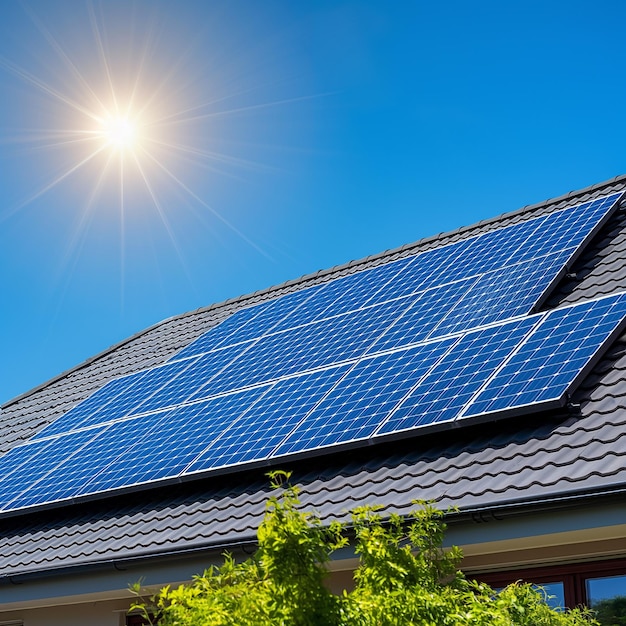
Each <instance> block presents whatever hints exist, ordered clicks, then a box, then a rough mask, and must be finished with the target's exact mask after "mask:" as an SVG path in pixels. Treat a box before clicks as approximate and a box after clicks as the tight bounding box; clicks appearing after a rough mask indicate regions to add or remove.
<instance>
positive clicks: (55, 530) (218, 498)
mask: <svg viewBox="0 0 626 626" xmlns="http://www.w3.org/2000/svg"><path fill="white" fill-rule="evenodd" d="M624 189H626V177H620V178H617V179H615V180H613V181H609V182H607V183H602V184H599V185H595V186H593V187H591V188H588V189H585V190H582V191H580V192H573V193H571V194H568V195H566V196H563V197H560V198H557V199H555V200H552V201H547V202H545V203H541V204H538V205H534V206H529V207H525V208H524V209H521V210H519V211H516V212H514V213H510V214H507V215H503V216H500V217H498V218H495V219H492V220H488V221H485V222H481V223H479V224H477V225H474V226H471V227H466V228H462V229H459V230H457V231H455V232H452V233H447V234H442V235H439V236H437V237H433V238H429V239H426V240H422V241H420V242H417V243H416V244H411V245H408V246H404V247H402V248H400V249H397V250H392V251H388V252H386V253H383V254H379V255H376V256H373V257H369V258H367V259H364V260H361V261H355V262H352V263H349V264H347V265H344V266H341V267H336V268H333V269H331V270H326V271H321V272H318V273H316V274H314V275H311V276H305V277H303V278H301V279H298V280H294V281H291V282H289V283H286V284H283V285H280V286H278V287H275V288H272V289H268V290H265V291H262V292H257V293H255V294H251V295H247V296H243V297H241V298H238V299H235V300H231V301H228V302H225V303H221V304H217V305H213V306H211V307H208V308H204V309H200V310H197V311H194V312H190V313H186V314H184V315H181V316H178V317H175V318H172V319H169V320H165V321H163V322H161V323H160V324H157V325H155V326H153V327H151V328H149V329H147V330H146V331H144V332H142V333H139V334H138V335H135V336H134V337H131V338H129V339H128V340H126V341H124V342H122V343H121V344H118V345H116V346H113V347H112V348H110V349H109V350H107V351H106V352H104V353H102V354H100V355H97V356H96V357H94V358H92V359H90V360H89V361H86V362H85V363H83V364H81V365H79V366H77V367H75V368H74V369H72V370H70V371H68V372H65V373H63V374H61V375H60V376H58V377H57V378H55V379H53V380H51V381H49V382H48V383H46V384H44V385H41V386H39V387H38V388H36V389H34V390H32V391H31V392H29V393H27V394H24V395H22V396H20V397H18V398H16V399H14V400H13V401H11V402H9V403H7V404H6V405H4V406H3V407H2V413H0V451H2V452H6V451H7V450H9V449H11V448H12V447H13V446H15V445H16V444H18V443H20V442H22V441H25V440H26V439H28V438H29V437H31V436H32V435H33V434H35V433H36V432H38V431H39V430H41V429H42V428H43V427H44V426H45V425H47V424H49V423H50V422H52V421H54V420H55V419H56V418H58V417H59V416H60V415H62V414H63V413H64V412H66V411H67V410H69V409H70V408H71V407H72V406H74V405H75V404H76V403H77V402H79V401H80V400H82V399H84V398H86V397H88V396H89V395H90V394H91V393H92V392H93V391H95V390H96V389H98V388H99V387H101V386H102V385H103V384H104V383H105V382H106V381H107V380H109V379H110V378H113V377H116V376H120V375H123V374H127V373H130V372H134V371H138V370H141V369H144V368H146V367H150V366H153V365H155V364H158V363H162V362H164V361H165V360H167V359H168V358H169V357H171V356H172V355H173V354H174V353H176V352H177V351H178V350H180V349H181V348H182V347H184V346H185V345H187V344H189V343H190V342H191V341H193V340H194V339H196V338H197V337H199V336H200V335H201V334H202V333H204V332H205V331H206V330H207V329H208V328H210V327H211V326H213V325H215V324H217V323H218V322H219V321H220V320H222V319H224V317H226V316H228V315H230V314H231V313H233V312H234V311H236V310H238V309H239V308H241V307H243V306H248V305H249V304H250V303H253V302H260V301H262V300H264V299H269V298H272V297H275V296H276V295H279V294H282V293H286V292H289V291H294V290H298V289H301V288H303V287H304V286H309V285H312V284H316V283H321V282H324V281H328V280H331V279H333V278H336V277H338V276H341V275H344V274H348V273H352V272H355V271H358V270H361V269H363V268H366V267H371V266H374V265H377V264H380V263H382V262H386V261H389V260H391V259H395V258H400V257H402V256H404V255H408V254H414V253H415V252H417V251H421V250H425V249H429V248H432V247H437V246H440V245H442V244H444V243H449V242H451V241H456V240H459V239H462V238H465V237H467V236H470V235H474V234H477V233H479V232H484V231H486V230H490V229H493V228H499V227H502V226H504V225H508V224H512V223H516V222H519V221H522V220H525V219H528V218H530V217H535V216H537V215H541V214H545V213H549V212H552V211H554V210H557V209H560V208H563V207H565V206H568V205H572V204H576V203H579V202H582V201H586V200H588V199H592V198H594V197H597V196H601V195H606V194H608V193H611V192H614V191H622V190H624ZM625 250H626V213H624V212H622V211H619V212H617V213H615V214H614V215H613V217H612V218H611V220H610V221H609V223H607V224H606V225H605V227H604V228H603V229H602V231H601V232H600V233H599V234H598V236H596V238H595V239H594V241H593V242H592V243H591V244H590V245H589V246H588V247H587V249H586V250H585V251H584V252H583V254H582V255H581V256H580V257H579V258H578V259H577V261H576V263H575V265H574V267H572V268H571V271H570V274H569V276H568V277H567V278H566V279H564V280H563V281H562V283H561V284H560V285H559V286H558V288H557V289H556V290H555V292H554V293H553V294H552V296H551V297H550V298H549V299H548V301H547V302H546V304H545V306H544V308H553V307H555V306H558V305H561V304H565V303H575V302H579V301H582V300H585V299H589V298H593V297H597V296H601V295H607V294H610V293H613V292H616V291H620V290H626V267H625V266H624V262H623V259H624V258H625V255H624V252H625ZM624 370H626V342H625V341H622V340H618V341H616V342H615V343H614V345H613V346H612V347H611V348H610V349H609V351H608V352H607V354H605V356H604V357H603V359H602V360H601V362H600V363H599V364H598V365H597V366H596V367H595V369H594V371H593V372H592V373H591V374H590V375H589V376H588V377H587V379H586V380H585V382H584V383H583V384H582V385H581V386H580V387H579V389H578V390H577V391H576V393H575V396H574V398H573V402H574V405H575V406H576V408H575V409H571V410H569V411H564V412H562V413H560V414H558V415H556V416H551V419H549V420H546V419H543V416H541V415H538V416H536V417H535V418H533V419H532V420H528V419H526V418H525V419H524V425H523V427H520V424H519V423H515V420H513V421H508V422H502V423H495V424H488V425H483V426H480V427H475V428H468V429H456V430H455V431H449V432H446V433H439V434H433V435H429V436H424V437H419V438H417V439H413V440H412V441H410V442H396V443H394V444H393V446H392V445H390V444H389V445H387V444H384V445H381V446H377V447H376V448H372V447H368V448H367V449H366V450H355V451H351V452H349V453H345V452H344V453H342V454H341V455H336V456H332V455H328V456H325V457H323V458H318V459H309V460H302V461H299V462H297V463H293V464H291V465H292V466H290V467H286V468H285V469H292V470H294V479H295V481H296V482H297V483H298V484H299V485H300V486H301V488H302V500H303V502H304V504H305V505H306V506H309V507H312V508H315V509H317V510H318V511H320V512H321V513H322V515H323V516H324V517H326V518H334V517H342V516H343V515H345V511H346V510H347V509H349V508H351V507H353V506H356V505H360V504H362V503H363V502H369V503H378V504H382V505H385V506H386V507H387V508H388V509H389V510H394V511H397V512H400V513H403V512H408V510H410V509H411V507H412V504H411V503H412V501H413V500H415V499H435V500H437V501H438V502H439V503H440V505H441V506H446V505H448V504H454V505H456V506H459V507H460V508H461V509H462V510H465V511H471V510H483V509H490V508H494V507H500V506H503V505H504V504H507V503H513V502H519V503H524V502H527V503H528V502H544V501H549V500H551V499H555V498H563V497H564V496H566V495H567V494H572V495H573V494H585V493H589V494H591V493H600V492H603V493H605V492H607V491H610V490H617V489H622V488H623V487H624V486H626V463H625V462H624V461H625V459H624V457H625V456H626V451H625V450H624V449H623V446H619V445H617V443H616V442H618V440H619V438H620V436H621V435H622V433H623V432H624V427H625V423H626V412H623V411H619V410H618V409H620V408H622V407H623V406H624V405H625V403H626V376H624ZM268 493H269V488H268V485H267V479H266V477H265V476H264V473H263V470H262V469H261V470H258V469H257V470H251V471H247V472H244V473H241V474H238V475H237V476H236V477H233V476H221V477H214V478H207V479H203V480H199V481H197V482H193V483H188V484H185V485H172V486H169V487H167V488H166V489H160V490H153V491H146V492H143V493H138V494H133V495H132V496H130V495H126V496H124V495H122V496H118V497H115V498H110V499H106V500H101V501H93V502H87V503H83V504H76V505H73V506H68V507H66V508H61V509H57V510H50V511H46V512H38V513H37V514H36V515H33V514H30V515H28V514H24V515H22V516H17V517H13V518H8V519H3V520H0V577H10V576H19V575H23V574H28V573H33V572H42V571H50V570H59V569H63V568H71V567H79V566H86V565H95V564H98V563H103V562H107V561H111V560H117V559H128V558H142V557H148V556H151V555H162V554H172V553H177V552H185V551H194V550H204V549H209V548H211V547H219V548H220V549H221V548H223V547H224V546H235V545H237V544H239V543H245V542H249V541H252V540H253V539H254V536H255V532H256V528H257V526H258V523H259V521H260V519H261V517H262V515H263V511H264V502H265V500H266V499H267V497H268Z"/></svg>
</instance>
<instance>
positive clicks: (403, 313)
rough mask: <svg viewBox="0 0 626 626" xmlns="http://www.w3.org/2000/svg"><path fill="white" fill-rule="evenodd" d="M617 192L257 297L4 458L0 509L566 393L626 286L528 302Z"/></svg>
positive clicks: (611, 330)
mask: <svg viewBox="0 0 626 626" xmlns="http://www.w3.org/2000/svg"><path fill="white" fill-rule="evenodd" d="M619 198H620V194H613V195H611V196H607V197H606V198H599V199H596V200H593V201H589V202H586V203H584V204H582V205H579V206H577V207H567V208H565V209H562V210H560V211H557V212H554V213H551V214H549V215H546V216H541V217H537V218H534V219H527V220H525V221H520V222H519V223H518V224H514V225H511V226H508V227H506V228H502V227H501V228H497V229H493V230H492V231H489V232H485V233H482V234H479V235H474V236H471V237H466V238H460V239H459V241H457V242H454V243H449V244H447V245H444V246H441V245H436V241H433V243H432V245H433V248H432V249H431V250H426V251H423V252H421V253H420V254H416V255H412V256H411V255H408V256H406V257H404V258H401V259H397V260H394V261H391V262H387V263H382V264H380V265H378V266H377V267H373V268H369V269H366V270H363V271H356V272H354V273H352V274H350V275H346V276H344V277H341V278H336V279H334V280H330V281H328V282H326V283H324V284H321V285H316V286H310V287H307V288H305V289H300V290H298V291H294V292H293V293H288V294H285V295H283V296H280V297H278V298H274V299H272V300H268V301H266V302H262V303H259V304H256V305H251V306H248V307H246V308H244V309H241V310H240V311H238V312H236V313H234V314H233V315H230V316H227V317H225V318H224V319H223V320H222V321H221V322H220V323H219V324H217V325H216V326H214V327H213V328H211V329H210V330H209V331H208V332H207V333H205V334H204V335H202V336H201V337H199V338H198V339H197V340H196V341H194V342H192V343H191V344H190V345H189V346H187V347H186V348H184V349H183V350H182V351H181V352H179V353H178V354H177V355H175V356H174V357H173V358H171V359H170V360H169V361H168V362H167V363H165V364H163V365H160V366H157V367H154V368H150V369H148V370H146V371H142V372H138V373H135V374H131V375H128V376H123V377H121V378H118V379H115V380H113V381H111V382H109V383H107V384H106V385H105V386H104V387H102V388H101V389H100V390H98V391H97V392H96V393H94V394H93V395H92V396H90V397H89V398H88V399H86V400H85V401H84V402H82V403H80V404H78V405H77V406H76V407H74V408H73V409H72V410H70V411H68V412H67V413H66V414H65V415H64V416H62V417H61V418H60V419H59V420H57V421H56V422H54V423H53V424H51V425H50V426H48V427H47V428H45V429H44V430H42V431H41V432H40V433H39V434H38V435H37V436H36V437H34V438H33V439H32V440H31V441H30V442H27V443H25V444H23V445H21V446H17V447H16V448H13V449H12V450H11V451H10V452H9V453H7V454H6V455H5V456H4V457H2V458H1V459H0V510H5V511H9V510H15V509H21V508H24V507H31V506H36V505H41V504H46V503H51V502H61V501H66V500H67V499H70V498H80V497H83V496H87V495H90V494H97V493H102V492H107V491H111V490H117V489H126V488H134V487H135V486H137V485H146V484H151V483H154V482H155V481H162V480H168V479H173V478H180V477H186V476H192V475H196V474H202V473H204V472H207V471H213V470H217V469H220V468H231V467H233V466H235V467H238V466H244V465H247V464H250V463H259V462H276V463H278V462H280V460H281V459H284V457H285V456H286V455H294V454H308V453H315V452H316V451H318V450H319V451H321V450H325V449H328V448H333V447H336V446H342V445H357V444H358V443H359V442H362V441H364V440H370V441H378V440H381V439H384V438H388V437H396V436H400V435H402V434H403V433H407V432H412V431H417V430H419V429H423V428H424V427H439V426H440V425H441V424H445V423H448V422H452V421H461V420H465V419H469V418H472V419H478V418H480V417H481V416H484V415H490V416H492V415H506V414H509V413H514V412H515V411H518V410H520V409H521V408H524V410H525V411H527V410H539V409H545V408H550V407H553V406H560V405H561V404H562V403H563V402H564V401H565V400H564V399H565V398H566V397H567V394H568V393H570V392H571V390H572V389H573V388H575V386H576V385H577V384H578V382H579V381H580V379H581V377H582V376H584V375H585V373H586V372H587V371H588V369H589V367H590V366H591V365H592V364H593V363H594V361H595V359H597V358H598V355H599V354H600V352H601V349H602V347H603V346H604V345H606V344H607V342H609V341H610V340H611V339H612V338H613V337H614V336H615V335H616V333H618V332H620V331H621V329H622V326H623V324H624V318H625V317H626V295H624V294H620V295H617V296H611V297H605V298H600V299H597V300H593V301H589V302H585V303H581V304H578V305H574V306H569V307H563V308H560V309H556V310H554V311H550V312H548V313H540V314H534V315H529V314H530V313H532V311H533V309H535V308H536V307H537V306H538V304H539V303H540V302H541V301H542V299H543V298H545V296H546V294H547V293H548V292H549V290H550V288H551V286H552V285H553V284H554V283H555V281H556V280H557V279H558V278H559V277H561V276H562V275H563V273H564V272H565V270H566V267H567V265H568V264H569V263H571V262H572V259H573V258H575V256H576V255H577V254H579V253H580V251H581V249H582V247H584V245H585V244H586V242H588V241H589V239H590V237H591V236H593V234H594V233H596V232H597V231H598V229H599V228H600V226H601V225H602V224H603V223H604V222H605V221H606V219H607V218H608V215H609V214H610V212H611V211H612V210H613V208H614V206H615V203H616V202H617V201H618V199H619Z"/></svg>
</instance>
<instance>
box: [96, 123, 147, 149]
mask: <svg viewBox="0 0 626 626" xmlns="http://www.w3.org/2000/svg"><path fill="white" fill-rule="evenodd" d="M98 135H99V137H100V138H101V139H102V141H103V142H104V144H105V145H106V146H107V147H109V148H111V149H112V150H115V151H118V152H124V151H127V150H128V151H131V150H134V149H135V148H137V147H138V146H139V142H140V134H139V123H138V121H137V120H136V119H133V118H131V117H128V116H124V115H109V116H108V117H105V118H103V119H102V120H101V121H100V128H99V132H98Z"/></svg>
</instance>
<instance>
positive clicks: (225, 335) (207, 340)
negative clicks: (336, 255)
mask: <svg viewBox="0 0 626 626" xmlns="http://www.w3.org/2000/svg"><path fill="white" fill-rule="evenodd" d="M319 289H320V287H311V288H309V289H303V290H301V291H295V292H293V293H289V294H286V295H284V296H281V297H280V298H275V299H274V300H270V301H268V302H263V303H260V304H257V305H255V306H250V307H247V308H245V309H241V310H239V311H237V312H236V313H233V314H232V315H230V316H229V317H227V318H226V319H225V320H223V321H222V322H221V323H220V324H218V325H217V326H214V327H213V328H211V329H210V330H208V331H207V332H206V333H204V335H201V336H200V337H198V339H196V340H195V341H193V342H192V343H190V344H189V345H188V346H187V347H186V348H183V349H182V350H181V351H180V352H178V353H177V354H176V355H174V356H173V357H172V358H171V359H170V360H179V359H183V358H187V357H189V356H193V355H196V354H203V353H205V352H209V351H211V350H215V349H216V348H220V347H224V346H230V345H233V344H236V343H240V342H243V341H247V340H249V339H254V338H256V337H260V336H261V335H264V334H265V333H266V332H268V331H269V330H270V329H271V328H272V326H275V325H276V324H278V323H279V322H280V321H281V320H282V319H283V318H284V317H285V316H286V315H289V314H290V313H291V312H293V311H294V310H295V309H297V308H298V307H299V306H300V305H301V304H302V302H304V301H305V300H307V299H308V298H310V297H311V295H313V294H314V293H315V292H316V291H318V290H319Z"/></svg>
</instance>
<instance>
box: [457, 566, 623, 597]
mask: <svg viewBox="0 0 626 626" xmlns="http://www.w3.org/2000/svg"><path fill="white" fill-rule="evenodd" d="M620 575H626V558H620V559H611V560H606V561H589V562H585V563H572V564H567V565H545V566H540V567H532V568H524V569H516V570H503V571H497V572H484V573H471V574H468V577H469V578H474V579H476V580H478V581H480V582H484V583H487V584H488V585H490V586H491V587H505V586H506V585H508V584H510V583H513V582H516V581H518V580H522V581H524V582H529V583H533V584H538V585H541V584H543V583H546V584H547V583H553V582H562V583H563V595H564V597H565V607H567V608H573V607H576V606H581V605H585V606H588V598H587V586H586V581H587V579H589V578H602V577H604V576H607V577H608V576H620Z"/></svg>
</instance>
